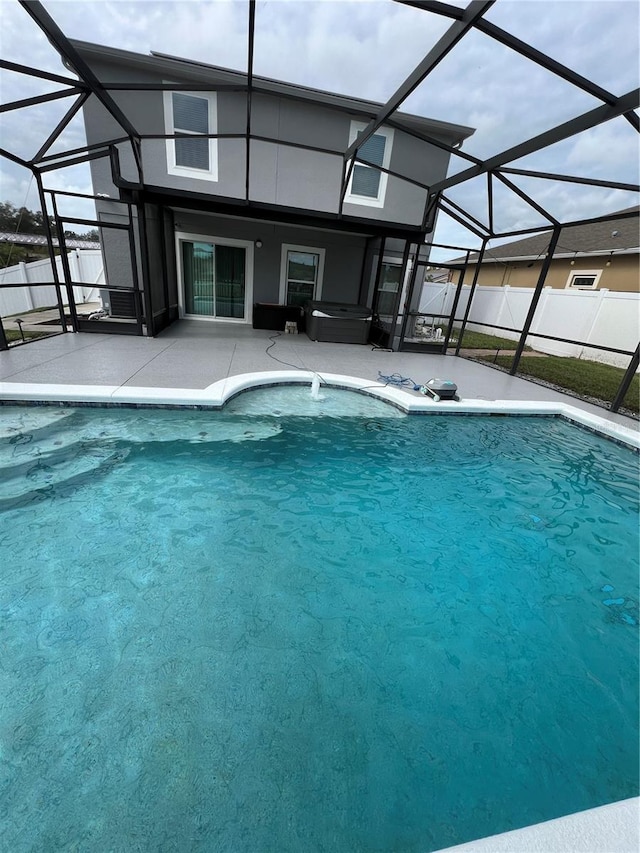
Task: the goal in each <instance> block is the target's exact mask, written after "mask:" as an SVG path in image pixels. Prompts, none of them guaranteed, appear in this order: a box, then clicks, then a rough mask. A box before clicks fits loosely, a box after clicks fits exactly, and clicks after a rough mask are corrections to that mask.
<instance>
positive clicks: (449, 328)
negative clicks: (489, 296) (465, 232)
mask: <svg viewBox="0 0 640 853" xmlns="http://www.w3.org/2000/svg"><path fill="white" fill-rule="evenodd" d="M469 254H470V250H469V249H467V256H466V258H465V259H464V268H463V270H462V272H461V273H460V279H459V280H458V286H457V287H456V295H455V296H454V297H453V305H452V306H451V314H450V316H449V325H448V326H447V334H446V336H445V339H444V347H443V350H442V351H443V352H444V353H446V352H447V348H448V347H449V339H450V338H451V332H452V331H453V321H454V320H455V318H456V311H457V309H458V302H459V301H460V294H461V293H462V285H463V284H464V277H465V275H466V273H467V267H468V264H469Z"/></svg>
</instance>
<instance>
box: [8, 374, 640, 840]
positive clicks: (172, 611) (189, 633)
mask: <svg viewBox="0 0 640 853" xmlns="http://www.w3.org/2000/svg"><path fill="white" fill-rule="evenodd" d="M259 393H265V394H267V393H269V392H268V391H265V392H252V393H251V394H247V395H242V396H240V397H238V398H237V399H236V400H234V401H232V403H230V404H229V405H228V406H227V407H226V409H225V410H224V411H222V412H219V413H215V412H198V411H190V412H175V411H161V410H135V411H125V410H121V409H108V410H98V409H87V408H80V409H54V408H37V409H28V408H11V407H7V408H6V409H2V410H0V413H1V414H2V422H3V424H4V425H5V430H6V432H5V436H4V439H3V440H2V444H1V450H0V453H1V454H2V463H1V464H2V467H3V470H4V474H5V476H4V477H3V480H2V487H3V489H4V491H2V492H1V493H0V500H2V501H4V503H3V513H2V522H1V524H2V540H1V542H0V549H1V554H2V556H1V562H0V565H2V566H3V576H4V584H3V586H4V592H3V599H2V602H3V603H2V608H3V621H2V625H3V641H4V642H3V647H4V653H3V666H2V669H1V670H0V672H1V675H0V679H1V680H2V685H1V688H0V704H1V706H2V707H1V711H0V725H1V726H2V760H3V764H4V768H5V773H4V774H3V781H2V786H3V787H2V792H1V794H0V796H1V797H2V805H3V810H4V811H5V813H8V814H9V815H10V816H11V817H10V823H9V830H8V832H7V833H5V836H6V838H7V842H8V844H9V848H10V849H11V850H14V851H22V850H24V851H26V850H34V849H43V850H47V849H60V848H62V849H65V848H67V847H70V848H73V847H74V845H76V846H77V847H78V849H92V850H93V849H113V850H136V849H139V850H149V849H180V850H199V849H201V850H207V849H208V850H211V849H215V850H230V851H241V850H251V851H254V850H260V851H271V850H278V851H288V850H291V851H299V850H332V851H358V850H361V851H391V850H393V851H428V850H436V849H438V848H442V847H446V846H448V845H451V844H454V843H458V842H461V841H464V840H467V839H470V838H478V837H481V836H484V835H489V834H493V833H496V832H501V831H506V830H509V829H513V828H515V827H518V826H524V825H527V824H532V823H535V822H538V821H541V820H546V819H549V818H552V817H556V816H558V815H561V814H567V813H569V812H575V811H578V810H580V809H585V808H590V807H592V806H596V805H600V804H602V803H605V802H610V801H614V800H619V799H623V798H624V797H629V796H633V795H635V794H637V787H638V778H637V748H638V743H637V732H636V722H637V716H638V695H637V675H638V663H637V638H638V635H637V621H638V613H637V565H636V563H637V553H638V532H637V512H638V496H637V456H636V455H635V454H634V453H632V452H631V451H629V450H628V449H626V448H624V447H620V446H617V445H615V444H613V443H612V442H609V441H607V440H605V439H602V438H599V437H598V436H594V435H592V434H590V433H587V432H586V431H584V430H581V429H576V428H574V427H572V426H571V425H569V424H567V423H566V422H564V421H562V420H560V419H557V418H525V417H523V418H519V417H486V416H475V417H455V416H447V417H438V416H435V417H419V416H409V417H405V416H402V415H401V414H400V413H399V412H397V411H396V410H394V409H392V408H390V407H388V406H386V405H385V404H382V403H377V404H376V403H374V405H376V406H377V408H375V409H370V408H366V409H364V410H357V411H356V413H351V414H350V415H349V416H340V412H342V411H344V409H342V408H341V405H340V403H339V402H338V403H336V406H335V408H333V409H332V401H333V399H334V395H336V394H337V395H338V400H340V399H341V398H340V396H339V395H340V392H330V391H327V390H323V396H324V397H325V400H324V401H323V407H324V408H323V409H322V411H323V412H325V414H323V415H322V416H321V417H318V418H312V417H309V416H308V415H309V411H308V408H302V406H301V403H300V402H299V401H298V402H296V401H294V402H291V401H290V400H287V392H284V393H283V395H282V397H280V398H279V400H280V402H278V404H277V407H276V406H275V405H274V406H272V408H271V411H273V408H277V412H278V413H279V414H275V413H272V414H271V415H269V416H260V415H259V414H258V412H259V411H260V401H259V398H258V397H257V396H255V395H258V394H259ZM279 393H281V392H279ZM296 393H298V392H296ZM296 399H297V398H296ZM369 402H370V401H367V403H369ZM303 403H304V405H305V406H307V402H306V398H305V399H304V401H303ZM312 411H313V409H312ZM294 413H295V414H294ZM11 418H14V419H16V420H15V421H14V423H16V424H17V422H18V421H20V420H21V421H22V423H23V428H21V429H17V430H16V431H12V429H11V426H10V425H9V421H10V419H11ZM8 474H10V475H12V476H7V475H8ZM7 483H9V484H11V489H13V493H12V492H11V489H9V487H8V486H7Z"/></svg>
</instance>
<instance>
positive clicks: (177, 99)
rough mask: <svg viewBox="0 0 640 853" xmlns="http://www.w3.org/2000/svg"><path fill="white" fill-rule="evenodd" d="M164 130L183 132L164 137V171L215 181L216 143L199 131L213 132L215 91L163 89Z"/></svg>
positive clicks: (216, 173) (214, 131)
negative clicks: (166, 90)
mask: <svg viewBox="0 0 640 853" xmlns="http://www.w3.org/2000/svg"><path fill="white" fill-rule="evenodd" d="M164 118H165V128H166V132H167V133H179V134H187V136H179V137H177V138H175V139H167V171H168V172H169V174H170V175H182V176H184V177H190V178H200V179H204V180H208V181H217V180H218V143H217V140H215V139H208V138H207V137H206V136H202V134H207V133H216V126H217V122H216V118H217V115H216V95H215V92H165V93H164Z"/></svg>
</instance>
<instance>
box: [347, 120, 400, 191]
mask: <svg viewBox="0 0 640 853" xmlns="http://www.w3.org/2000/svg"><path fill="white" fill-rule="evenodd" d="M366 126H367V125H366V124H363V123H362V122H359V121H352V122H351V128H350V131H349V145H351V143H352V142H355V141H356V138H357V136H358V134H359V133H361V132H362V131H363V130H364V129H365V128H366ZM392 145H393V130H391V129H390V128H387V127H380V128H378V130H376V132H375V133H374V134H373V135H372V136H370V137H369V139H367V141H366V142H365V143H364V145H363V146H362V147H361V148H359V149H358V152H357V157H358V159H359V160H366V163H359V162H356V163H354V164H353V170H352V172H351V178H350V179H349V185H348V187H347V194H346V195H345V201H348V202H351V203H352V204H364V205H369V206H371V207H383V206H384V197H385V193H386V191H387V178H388V175H387V174H386V172H381V171H380V169H376V168H375V167H376V166H382V168H383V169H388V168H389V163H390V162H391V147H392ZM369 164H370V165H369Z"/></svg>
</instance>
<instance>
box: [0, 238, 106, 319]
mask: <svg viewBox="0 0 640 853" xmlns="http://www.w3.org/2000/svg"><path fill="white" fill-rule="evenodd" d="M67 257H68V258H69V265H70V267H71V278H72V279H73V280H74V281H86V282H89V283H91V284H92V285H95V286H94V287H74V288H73V295H74V298H75V301H76V304H78V305H80V304H82V303H84V302H99V301H100V294H99V288H100V287H103V286H104V269H103V265H102V252H101V251H100V249H73V251H71V252H69V253H68V255H67ZM56 266H57V269H58V276H59V279H60V281H64V272H63V270H62V259H61V258H60V257H57V258H56ZM36 281H51V282H53V281H54V278H53V269H52V267H51V261H50V260H49V258H44V259H43V260H41V261H33V262H32V263H30V264H25V263H19V264H15V266H12V267H5V269H2V270H0V316H1V317H8V316H10V315H12V314H20V313H22V312H25V313H26V312H27V311H33V309H34V308H53V307H55V306H56V305H57V304H58V302H57V299H56V289H55V287H53V286H51V287H29V283H30V282H36ZM3 284H24V285H25V286H24V287H2V285H3ZM62 301H63V302H64V304H65V305H66V304H67V302H68V300H67V289H66V287H62Z"/></svg>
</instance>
